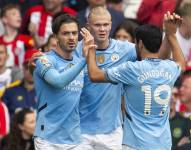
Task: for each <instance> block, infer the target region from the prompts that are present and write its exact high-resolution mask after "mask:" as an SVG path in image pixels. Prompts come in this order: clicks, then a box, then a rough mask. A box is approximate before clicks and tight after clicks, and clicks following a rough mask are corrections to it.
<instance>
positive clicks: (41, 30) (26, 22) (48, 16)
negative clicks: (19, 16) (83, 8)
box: [22, 0, 76, 47]
mask: <svg viewBox="0 0 191 150" xmlns="http://www.w3.org/2000/svg"><path fill="white" fill-rule="evenodd" d="M63 2H64V0H51V1H50V0H43V5H37V6H33V7H31V8H30V9H28V10H27V12H26V14H25V16H24V19H23V25H22V31H23V32H24V33H30V34H31V35H32V36H33V38H34V39H35V42H36V44H37V47H40V46H42V45H44V44H45V43H46V42H47V40H48V37H49V36H50V35H51V34H52V29H51V25H52V17H53V16H54V15H55V14H57V13H60V12H64V13H68V14H70V15H73V16H75V15H76V11H75V10H73V9H71V8H69V7H66V6H63V5H62V3H63Z"/></svg>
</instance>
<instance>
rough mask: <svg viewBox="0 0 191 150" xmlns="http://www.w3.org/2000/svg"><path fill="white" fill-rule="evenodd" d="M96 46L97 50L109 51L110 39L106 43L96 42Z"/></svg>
mask: <svg viewBox="0 0 191 150" xmlns="http://www.w3.org/2000/svg"><path fill="white" fill-rule="evenodd" d="M95 44H96V45H97V49H107V48H108V46H109V39H108V40H106V41H104V42H96V41H95Z"/></svg>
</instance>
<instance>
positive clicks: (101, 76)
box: [81, 28, 107, 82]
mask: <svg viewBox="0 0 191 150" xmlns="http://www.w3.org/2000/svg"><path fill="white" fill-rule="evenodd" d="M81 35H82V37H83V38H84V47H87V48H88V49H89V51H88V54H87V55H86V59H87V66H88V74H89V78H90V80H91V81H93V82H107V81H106V78H105V72H104V71H103V70H101V69H100V68H99V67H98V66H97V64H96V53H95V52H96V45H94V38H93V37H92V35H91V34H90V32H89V31H88V30H87V29H85V28H82V30H81Z"/></svg>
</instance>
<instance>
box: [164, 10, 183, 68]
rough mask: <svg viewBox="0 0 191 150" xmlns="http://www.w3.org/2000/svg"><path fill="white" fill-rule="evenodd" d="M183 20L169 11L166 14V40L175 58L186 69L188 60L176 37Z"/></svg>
mask: <svg viewBox="0 0 191 150" xmlns="http://www.w3.org/2000/svg"><path fill="white" fill-rule="evenodd" d="M181 22H182V18H181V17H180V16H178V15H176V14H173V15H170V12H167V13H166V14H165V15H164V28H165V34H166V40H167V42H168V44H169V46H170V48H171V51H172V56H173V60H174V61H175V62H176V63H178V64H179V65H180V66H181V69H182V71H184V70H185V66H186V62H185V58H184V55H183V53H182V50H181V48H180V45H179V43H178V41H177V38H176V31H177V28H178V26H179V25H180V24H181Z"/></svg>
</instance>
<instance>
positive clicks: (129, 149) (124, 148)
mask: <svg viewBox="0 0 191 150" xmlns="http://www.w3.org/2000/svg"><path fill="white" fill-rule="evenodd" d="M122 147H123V150H135V149H133V148H132V147H130V146H128V145H123V146H122Z"/></svg>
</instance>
